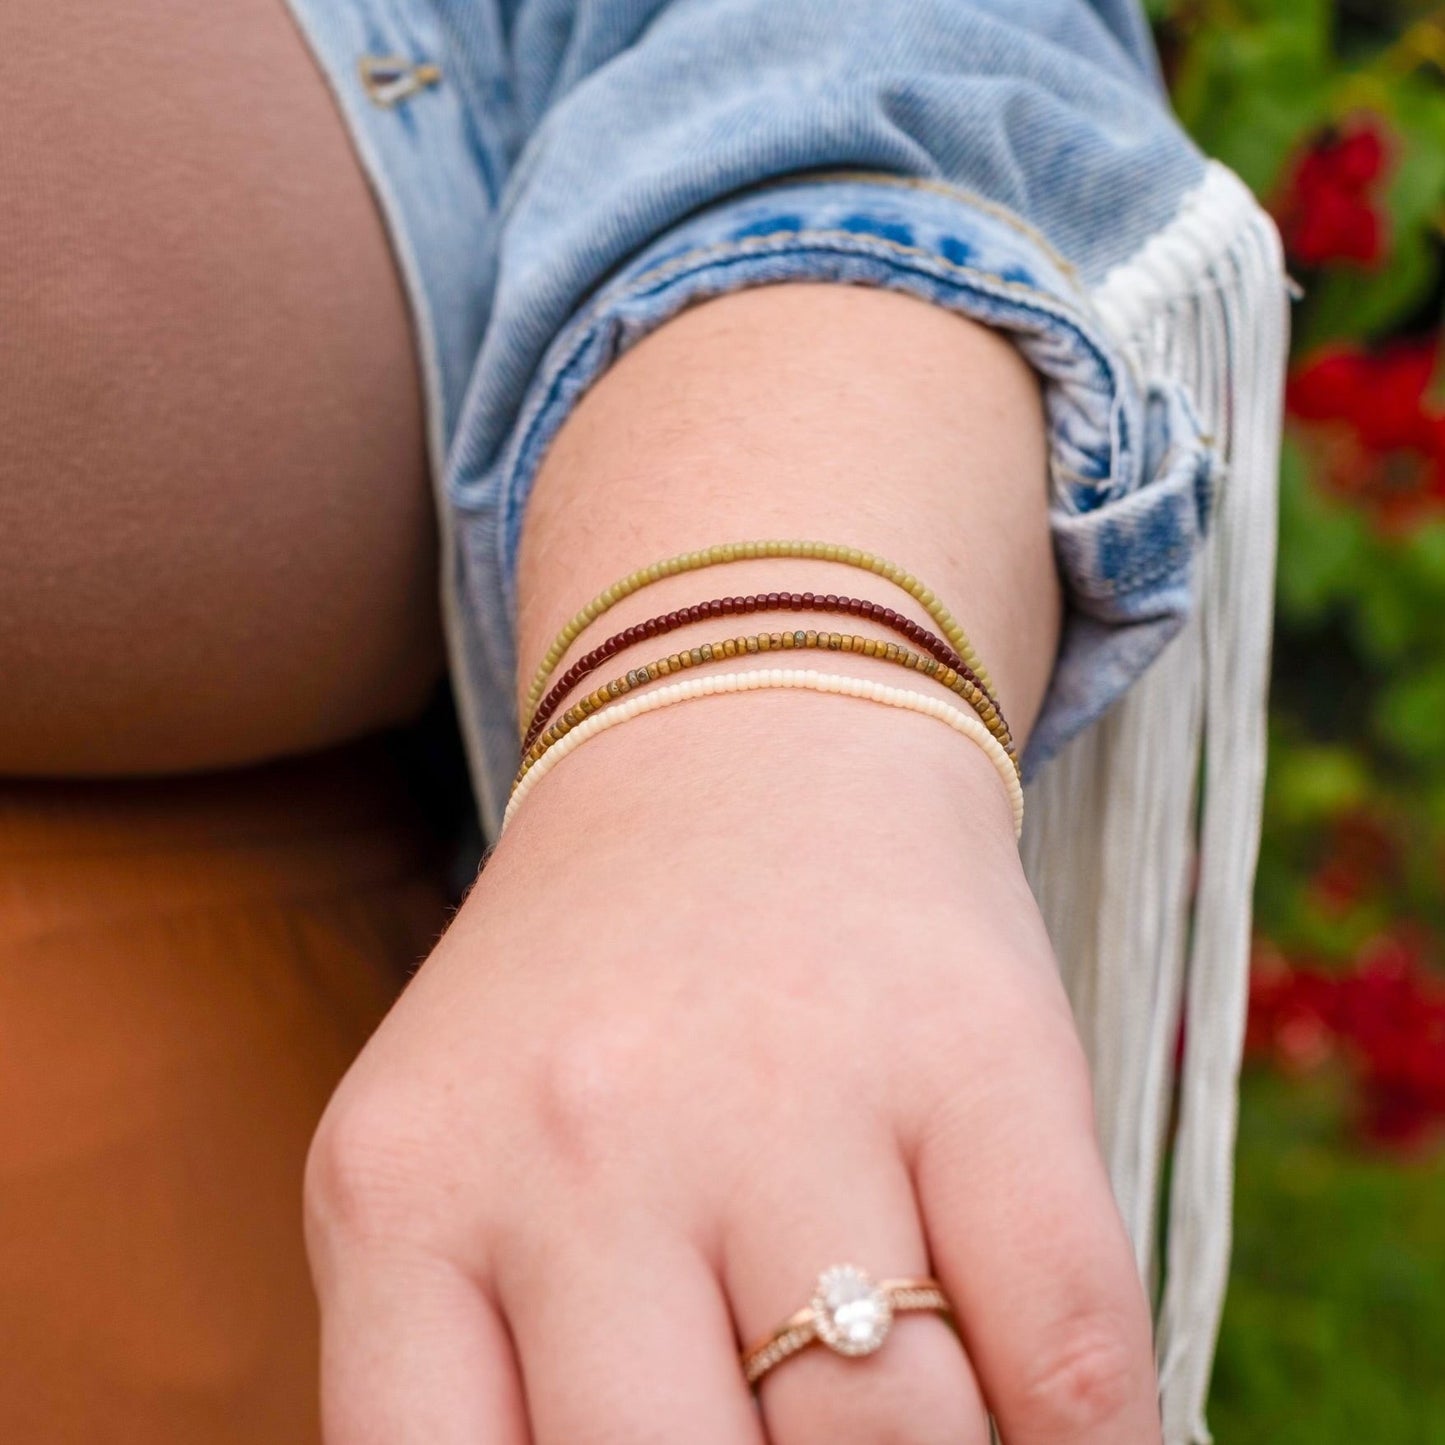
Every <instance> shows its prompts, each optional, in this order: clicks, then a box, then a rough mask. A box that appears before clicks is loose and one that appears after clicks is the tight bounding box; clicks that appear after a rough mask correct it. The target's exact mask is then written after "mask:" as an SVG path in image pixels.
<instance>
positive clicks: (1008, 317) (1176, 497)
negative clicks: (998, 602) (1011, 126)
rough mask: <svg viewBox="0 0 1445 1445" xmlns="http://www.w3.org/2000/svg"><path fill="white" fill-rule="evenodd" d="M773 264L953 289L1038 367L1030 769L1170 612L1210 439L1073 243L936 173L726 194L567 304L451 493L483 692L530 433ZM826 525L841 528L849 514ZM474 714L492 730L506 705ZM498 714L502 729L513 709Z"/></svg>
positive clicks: (816, 274) (507, 579)
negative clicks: (1089, 278)
mask: <svg viewBox="0 0 1445 1445" xmlns="http://www.w3.org/2000/svg"><path fill="white" fill-rule="evenodd" d="M783 281H817V282H824V281H827V282H836V283H846V284H852V285H863V286H882V287H887V288H888V289H890V290H895V291H902V292H905V293H907V294H909V295H912V296H916V297H919V298H921V299H922V300H925V301H929V302H932V303H934V304H936V305H940V306H946V307H948V308H949V309H950V310H953V311H956V312H958V313H960V314H961V315H964V316H968V317H970V318H971V319H973V320H975V321H978V322H982V323H983V324H985V325H988V326H993V327H997V328H999V329H1000V330H1001V331H1003V332H1004V333H1005V334H1006V335H1008V336H1010V337H1012V338H1013V340H1014V342H1015V343H1016V344H1017V345H1018V347H1019V348H1020V350H1021V352H1022V353H1023V355H1024V356H1025V357H1026V358H1027V359H1028V360H1029V362H1030V363H1031V364H1032V365H1033V367H1034V368H1035V369H1036V371H1037V372H1038V373H1039V375H1040V376H1041V377H1042V378H1043V380H1044V383H1045V386H1044V403H1045V412H1046V417H1047V424H1048V430H1049V458H1050V471H1051V501H1050V523H1051V527H1052V532H1053V541H1054V548H1055V554H1056V557H1057V561H1058V566H1059V571H1060V574H1061V577H1062V580H1063V586H1064V591H1065V595H1066V599H1067V611H1066V616H1065V621H1064V627H1063V633H1062V639H1061V645H1060V648H1059V654H1058V658H1057V662H1056V665H1055V668H1054V672H1053V677H1052V680H1051V683H1050V686H1049V689H1048V692H1047V695H1046V698H1045V701H1044V705H1043V709H1042V711H1041V714H1040V717H1039V720H1038V723H1037V725H1036V728H1035V730H1034V733H1033V735H1032V737H1031V739H1030V742H1029V746H1028V749H1027V752H1026V754H1025V758H1024V767H1025V773H1026V775H1028V774H1031V773H1032V772H1033V771H1034V770H1035V769H1036V768H1037V767H1038V766H1039V764H1040V763H1042V762H1043V761H1045V760H1046V759H1047V758H1048V757H1050V756H1051V755H1052V754H1053V753H1054V752H1056V751H1057V750H1058V749H1059V748H1060V747H1061V746H1062V745H1063V744H1064V743H1065V742H1066V741H1068V739H1069V738H1070V737H1072V736H1073V735H1074V734H1076V733H1077V732H1079V731H1080V730H1081V729H1083V728H1085V727H1087V726H1088V725H1089V724H1090V723H1091V722H1093V721H1094V720H1095V719H1096V718H1098V717H1099V716H1100V715H1101V714H1102V713H1103V712H1104V711H1105V710H1106V709H1107V708H1108V707H1109V706H1110V704H1111V703H1113V702H1114V701H1115V699H1117V698H1118V697H1119V696H1120V694H1121V693H1122V692H1123V691H1124V690H1125V689H1126V688H1128V686H1129V685H1130V683H1131V682H1133V681H1134V679H1135V678H1137V677H1138V676H1139V674H1140V673H1141V672H1143V670H1144V669H1145V668H1146V667H1147V666H1148V665H1149V663H1150V662H1151V661H1152V660H1153V659H1154V658H1155V657H1156V656H1157V655H1158V653H1159V651H1160V649H1161V648H1163V647H1164V645H1165V644H1166V643H1167V642H1168V641H1169V639H1170V638H1171V637H1172V636H1173V635H1174V634H1175V632H1176V631H1178V629H1179V627H1180V626H1181V625H1182V623H1183V621H1184V618H1185V617H1186V615H1187V614H1188V611H1189V608H1190V605H1191V601H1192V598H1193V568H1194V559H1195V553H1196V550H1197V547H1198V544H1199V541H1200V539H1201V536H1202V534H1203V530H1204V527H1205V524H1206V521H1207V514H1208V510H1209V504H1210V476H1211V458H1210V454H1209V451H1208V448H1207V446H1206V445H1205V441H1204V439H1203V437H1202V436H1201V434H1200V429H1199V427H1198V425H1197V424H1196V422H1195V419H1194V416H1193V413H1192V411H1191V409H1190V407H1189V405H1188V402H1187V400H1186V398H1185V397H1184V395H1183V393H1182V392H1180V391H1179V390H1177V389H1175V388H1169V389H1165V388H1162V387H1160V386H1159V385H1155V386H1154V387H1152V388H1149V389H1145V388H1144V387H1143V386H1142V384H1141V382H1140V381H1139V379H1138V378H1137V377H1136V376H1135V375H1134V373H1133V372H1132V371H1131V370H1130V368H1129V365H1128V363H1127V362H1126V360H1125V358H1124V357H1123V355H1122V353H1121V351H1120V350H1119V348H1118V346H1117V343H1114V342H1112V341H1111V340H1110V339H1109V337H1108V336H1107V335H1106V333H1105V331H1104V329H1103V327H1102V325H1101V324H1100V322H1099V320H1098V318H1097V316H1095V315H1094V314H1093V311H1092V307H1091V304H1090V300H1089V296H1088V293H1087V291H1086V290H1085V289H1084V288H1083V287H1082V285H1081V283H1080V281H1079V279H1078V277H1077V275H1076V274H1075V272H1074V271H1073V269H1072V268H1071V267H1070V266H1069V264H1068V263H1067V261H1065V260H1064V259H1063V258H1062V257H1060V256H1059V255H1058V254H1057V253H1055V252H1054V251H1053V250H1052V249H1051V248H1050V247H1049V245H1048V244H1047V242H1046V241H1045V240H1044V239H1043V238H1042V237H1041V236H1039V235H1038V234H1037V233H1035V232H1034V231H1033V230H1031V229H1030V228H1029V227H1028V226H1027V225H1026V224H1025V223H1023V222H1022V221H1020V220H1019V219H1018V218H1017V217H1016V216H1014V215H1012V214H1011V213H1009V212H1007V211H1005V210H1003V209H1001V208H999V207H997V206H995V205H992V204H990V203H987V202H985V201H983V200H981V199H979V198H977V197H974V196H971V195H969V194H968V193H966V192H963V191H960V190H958V189H956V188H954V187H951V186H948V185H945V184H942V183H938V182H933V181H924V180H910V179H906V178H899V177H891V176H884V175H873V174H836V173H833V174H816V175H807V176H803V177H797V178H790V179H787V180H784V181H780V182H774V183H771V184H768V185H764V186H762V187H759V188H754V189H750V190H748V191H746V192H742V193H738V194H735V195H732V196H729V197H727V198H725V199H723V200H721V201H719V202H716V203H714V204H713V205H710V206H708V207H706V208H705V209H702V210H699V211H697V212H694V213H693V214H692V215H690V216H688V217H687V218H685V219H684V220H682V221H681V222H680V223H678V224H676V225H675V226H673V227H671V228H670V229H669V230H667V231H666V232H665V233H664V234H663V235H661V236H659V237H658V238H657V239H656V240H655V241H654V242H653V243H652V244H651V245H649V246H647V247H646V248H645V249H643V250H642V251H640V252H639V253H637V254H636V255H634V256H633V257H632V258H631V259H630V260H628V261H627V262H626V263H625V264H623V265H622V266H621V267H620V268H619V269H617V270H616V271H615V272H614V273H613V274H612V275H611V276H610V277H609V278H608V279H607V280H606V281H605V283H604V284H603V285H602V286H601V287H600V288H599V289H598V290H597V291H596V292H595V293H594V294H593V296H592V297H591V298H590V300H589V301H588V302H586V303H585V304H584V305H583V306H582V307H581V308H580V309H579V310H578V311H577V312H576V314H575V315H574V316H573V317H572V319H571V320H570V321H569V322H568V324H567V325H566V326H565V327H563V328H562V330H561V331H560V332H559V333H558V335H557V336H556V338H555V339H554V341H553V343H552V344H551V346H550V347H549V348H548V350H547V352H546V354H545V357H544V359H543V361H542V364H541V365H540V367H539V368H538V369H537V371H536V373H535V375H534V376H533V378H532V381H531V384H530V386H529V387H528V390H527V394H526V398H525V401H524V403H523V405H522V407H521V410H520V412H519V413H518V414H517V421H516V424H515V426H514V428H513V430H512V433H511V435H510V436H509V438H508V440H507V442H506V445H505V447H504V448H503V451H502V453H501V456H500V459H499V463H498V465H497V466H496V467H495V468H494V469H493V471H492V475H491V478H490V481H491V482H492V486H490V487H488V488H486V490H485V492H484V493H483V494H482V495H481V496H480V497H478V496H475V495H474V496H473V497H472V498H471V499H470V500H471V501H472V503H473V504H474V505H473V506H472V507H470V508H469V507H468V498H467V497H463V498H461V499H460V500H461V506H462V513H463V515H462V542H463V548H464V552H465V558H466V566H467V574H468V578H467V580H468V583H469V591H470V593H471V596H472V601H473V605H474V607H475V608H476V609H478V613H479V615H480V616H483V617H492V618H496V617H499V616H503V617H505V618H506V619H507V623H508V625H507V627H506V628H505V629H495V628H490V627H489V628H488V629H487V631H488V632H489V633H490V634H491V635H490V637H489V638H488V639H487V641H488V642H489V644H490V645H489V646H487V647H484V648H483V649H482V650H481V654H482V655H481V661H482V665H483V666H486V667H489V668H491V669H494V670H495V671H496V672H497V674H498V675H497V676H493V677H490V678H483V679H478V680H477V681H478V683H479V686H478V689H477V695H478V696H480V697H481V698H482V699H484V700H485V705H487V706H488V707H490V708H506V709H507V710H509V711H510V708H511V699H512V678H513V674H514V671H515V666H516V660H515V656H514V648H515V628H514V625H513V623H514V619H515V616H516V608H515V562H516V555H517V545H518V539H519V536H520V532H521V524H522V516H523V512H524V509H525V507H526V504H527V498H528V494H529V492H530V490H531V486H532V481H533V478H534V477H535V475H536V472H537V468H538V465H539V463H540V461H541V459H542V456H543V453H544V452H545V451H546V449H547V447H548V445H549V444H550V442H551V441H552V439H553V438H554V437H555V436H556V434H557V432H558V430H559V428H560V427H561V425H562V423H563V422H564V421H565V419H566V417H567V415H568V414H569V412H570V411H571V409H572V407H573V406H574V405H575V404H576V402H577V400H578V398H579V397H580V396H581V395H582V394H583V393H584V392H585V391H586V390H587V389H588V387H590V386H591V385H592V384H593V383H594V382H595V381H596V380H597V378H598V377H599V376H600V375H601V374H602V373H603V372H604V371H605V369H606V368H607V367H608V366H609V365H610V364H611V363H612V362H613V361H615V360H616V359H617V357H618V356H620V355H621V354H622V353H623V352H625V351H626V350H627V349H628V348H629V347H630V346H632V345H634V344H635V343H636V342H637V341H638V340H640V339H641V338H642V337H643V336H645V335H647V334H648V333H649V332H650V331H652V330H654V329H655V328H656V327H658V326H660V325H661V324H662V323H663V322H665V321H666V320H667V319H668V318H669V317H671V316H674V315H676V314H677V313H678V312H679V311H681V310H683V309H684V308H685V307H687V306H690V305H692V304H694V303H696V302H699V301H702V300H704V299H706V298H709V297H714V296H720V295H724V294H726V293H728V292H730V291H737V290H741V289H742V288H744V287H747V286H761V285H767V284H770V283H776V282H783ZM998 484H999V485H1000V486H1009V485H1018V486H1025V485H1029V484H1030V479H1028V478H1022V477H1020V478H1009V477H1000V478H999V479H998ZM476 503H480V505H475V504H476ZM835 530H839V532H840V536H839V537H838V539H837V540H842V541H846V540H847V538H846V535H843V534H846V531H847V527H846V523H844V524H840V528H839V529H835ZM647 560H650V559H646V558H639V559H638V561H639V563H641V562H645V561H647ZM905 560H906V559H905ZM963 620H964V624H965V626H966V625H967V619H966V618H964V619H963ZM502 632H504V634H505V635H499V633H502ZM479 721H481V722H482V724H483V731H484V732H485V733H488V734H491V735H492V736H493V737H494V738H495V737H497V736H498V735H499V734H500V731H501V724H502V722H503V720H502V719H501V718H497V717H488V718H483V719H480V720H479ZM506 726H507V727H508V728H509V729H510V730H511V731H510V733H509V736H510V737H511V738H513V739H515V719H513V718H510V717H509V718H507V719H506ZM494 729H495V730H496V731H494ZM488 751H489V752H491V753H495V752H496V751H497V750H496V749H495V748H489V749H488ZM510 765H511V764H510V762H509V763H508V764H507V766H510ZM489 766H490V764H489Z"/></svg>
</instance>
